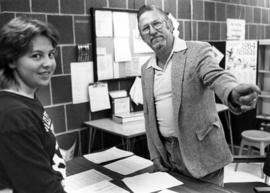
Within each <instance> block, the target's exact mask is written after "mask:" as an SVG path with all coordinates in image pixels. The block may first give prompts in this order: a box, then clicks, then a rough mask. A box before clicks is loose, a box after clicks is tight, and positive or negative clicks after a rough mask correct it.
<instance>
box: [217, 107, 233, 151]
mask: <svg viewBox="0 0 270 193" xmlns="http://www.w3.org/2000/svg"><path fill="white" fill-rule="evenodd" d="M216 109H217V112H218V113H224V115H225V119H226V123H227V127H228V129H229V134H230V143H231V151H232V154H233V155H234V143H233V133H232V126H231V115H230V111H229V108H228V107H227V106H226V105H223V104H220V103H216Z"/></svg>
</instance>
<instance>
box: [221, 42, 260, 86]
mask: <svg viewBox="0 0 270 193" xmlns="http://www.w3.org/2000/svg"><path fill="white" fill-rule="evenodd" d="M257 49H258V48H257V41H256V40H245V41H238V40H237V41H226V57H225V69H226V70H229V71H230V72H231V73H232V74H234V75H235V77H236V78H237V79H238V81H239V82H240V83H251V84H256V74H257Z"/></svg>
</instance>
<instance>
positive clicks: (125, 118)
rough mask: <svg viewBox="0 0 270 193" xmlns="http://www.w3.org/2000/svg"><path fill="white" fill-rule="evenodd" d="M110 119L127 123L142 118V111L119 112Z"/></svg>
mask: <svg viewBox="0 0 270 193" xmlns="http://www.w3.org/2000/svg"><path fill="white" fill-rule="evenodd" d="M112 119H113V120H114V121H115V122H117V123H127V122H132V121H139V120H143V119H144V115H143V111H138V112H130V113H120V114H116V115H113V116H112Z"/></svg>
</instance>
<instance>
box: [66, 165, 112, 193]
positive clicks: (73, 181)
mask: <svg viewBox="0 0 270 193" xmlns="http://www.w3.org/2000/svg"><path fill="white" fill-rule="evenodd" d="M110 180H112V178H110V177H109V176H106V175H104V174H102V173H100V172H99V171H97V170H94V169H91V170H87V171H85V172H81V173H78V174H75V175H72V176H68V177H67V178H66V179H65V190H66V191H67V192H73V191H75V190H78V189H80V188H83V187H86V186H89V185H91V184H95V183H98V182H101V181H110Z"/></svg>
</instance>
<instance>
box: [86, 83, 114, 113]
mask: <svg viewBox="0 0 270 193" xmlns="http://www.w3.org/2000/svg"><path fill="white" fill-rule="evenodd" d="M88 93H89V103H90V110H91V112H96V111H100V110H104V109H109V108H111V104H110V99H109V92H108V84H107V83H96V84H92V85H89V86H88Z"/></svg>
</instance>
